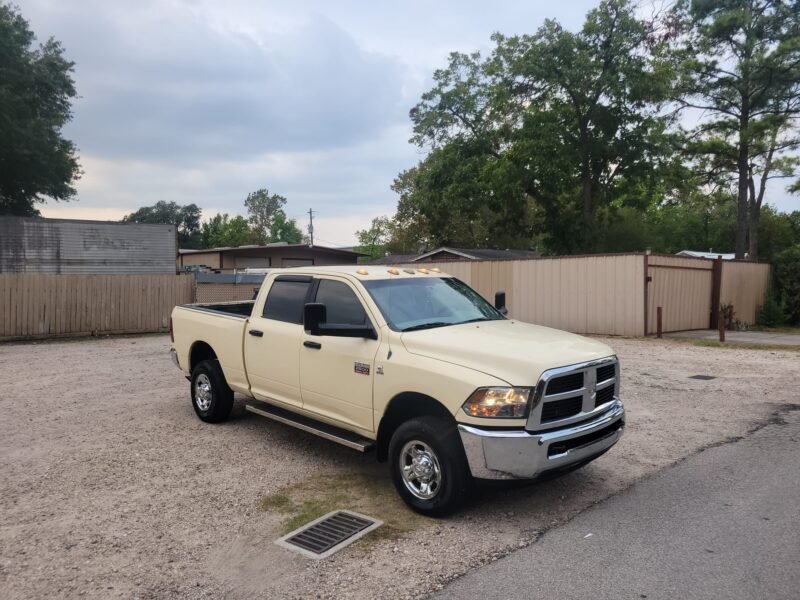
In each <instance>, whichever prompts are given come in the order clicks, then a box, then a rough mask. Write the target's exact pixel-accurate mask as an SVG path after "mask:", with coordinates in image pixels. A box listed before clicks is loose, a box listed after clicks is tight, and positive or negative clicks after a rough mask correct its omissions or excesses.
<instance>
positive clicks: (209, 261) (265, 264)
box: [178, 243, 365, 271]
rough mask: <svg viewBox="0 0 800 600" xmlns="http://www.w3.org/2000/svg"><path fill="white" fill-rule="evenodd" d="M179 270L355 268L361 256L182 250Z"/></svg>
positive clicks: (292, 247) (293, 250)
mask: <svg viewBox="0 0 800 600" xmlns="http://www.w3.org/2000/svg"><path fill="white" fill-rule="evenodd" d="M179 252H180V254H179V257H178V268H179V269H181V270H186V269H188V268H191V267H193V266H197V265H204V266H206V267H208V268H209V269H212V270H214V271H234V270H244V269H248V268H250V269H252V268H259V269H266V268H270V267H272V268H274V267H310V266H320V265H354V264H356V262H358V257H359V256H365V255H364V254H361V253H359V252H353V251H352V250H343V249H339V248H328V247H326V246H309V245H307V244H286V243H278V244H267V245H266V246H236V247H223V248H208V249H204V250H188V249H181V250H180V251H179Z"/></svg>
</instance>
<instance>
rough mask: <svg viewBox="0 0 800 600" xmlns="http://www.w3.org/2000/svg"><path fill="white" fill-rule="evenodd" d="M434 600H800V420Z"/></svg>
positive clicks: (594, 511) (598, 509) (727, 448)
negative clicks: (490, 599) (513, 599)
mask: <svg viewBox="0 0 800 600" xmlns="http://www.w3.org/2000/svg"><path fill="white" fill-rule="evenodd" d="M435 597H436V598H459V599H464V598H481V599H483V598H525V599H526V600H527V599H534V598H543V599H544V598H546V599H547V600H557V599H561V598H564V599H570V600H578V599H583V598H586V599H592V600H599V599H614V600H617V599H620V600H622V599H639V600H641V599H643V598H647V599H649V600H654V599H669V600H674V599H687V600H688V599H709V600H710V599H714V600H717V599H739V598H741V599H747V600H750V599H765V600H767V599H778V598H779V599H792V600H795V599H797V598H800V413H798V412H792V413H789V414H787V415H786V416H785V419H784V422H783V423H781V424H773V425H769V426H767V427H765V428H763V429H760V430H758V431H756V432H755V433H753V434H751V435H749V436H747V437H746V438H744V439H743V440H740V441H737V442H733V443H730V444H725V445H722V446H718V447H715V448H710V449H708V450H706V451H704V452H701V453H699V454H697V455H695V456H693V457H691V458H689V459H688V460H686V461H684V462H682V463H680V464H678V465H676V466H675V467H672V468H670V469H668V470H666V471H662V472H661V473H659V474H657V475H654V476H653V477H650V478H649V479H646V480H644V481H642V482H641V483H639V484H637V485H635V486H633V487H631V488H629V489H628V490H627V491H625V492H623V493H621V494H619V495H617V496H614V497H612V498H610V499H609V500H607V501H605V502H603V503H602V504H598V505H597V506H595V507H593V508H591V509H589V510H587V511H586V512H584V513H582V514H580V515H579V516H578V517H576V518H575V519H573V520H572V521H570V522H569V523H568V524H566V525H565V526H563V527H560V528H557V529H554V530H551V531H549V532H547V533H546V534H545V535H544V536H543V537H542V538H541V539H540V540H539V541H538V542H537V543H535V544H533V545H531V546H530V547H528V548H525V549H523V550H520V551H518V552H515V553H513V554H511V555H509V556H507V557H505V558H503V559H501V560H499V561H497V562H495V563H492V564H489V565H487V566H485V567H483V568H481V569H478V570H476V571H473V572H472V573H469V574H468V575H466V576H464V577H462V578H460V579H458V580H456V581H455V582H453V583H452V584H450V585H449V586H448V587H446V588H445V589H444V590H443V591H442V592H440V593H439V594H438V595H436V596H435Z"/></svg>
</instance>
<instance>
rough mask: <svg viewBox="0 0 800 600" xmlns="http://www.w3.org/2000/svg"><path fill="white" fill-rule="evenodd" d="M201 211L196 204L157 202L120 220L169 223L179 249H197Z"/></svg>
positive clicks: (199, 236) (199, 240)
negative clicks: (173, 230) (175, 231)
mask: <svg viewBox="0 0 800 600" xmlns="http://www.w3.org/2000/svg"><path fill="white" fill-rule="evenodd" d="M200 214H201V210H200V208H199V207H198V206H197V205H196V204H186V205H184V206H181V205H179V204H177V203H175V202H164V201H163V200H159V201H158V202H156V203H155V204H154V205H153V206H143V207H141V208H140V209H139V210H137V211H136V212H132V213H131V214H129V215H126V216H124V217H123V218H122V220H123V221H125V222H130V223H169V224H171V225H175V227H176V229H177V231H178V245H179V246H180V247H181V248H198V247H200V243H201V235H200Z"/></svg>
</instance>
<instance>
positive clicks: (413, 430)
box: [170, 266, 625, 515]
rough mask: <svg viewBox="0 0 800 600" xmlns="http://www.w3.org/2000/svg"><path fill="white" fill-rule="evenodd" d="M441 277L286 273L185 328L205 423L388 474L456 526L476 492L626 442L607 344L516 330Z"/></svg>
mask: <svg viewBox="0 0 800 600" xmlns="http://www.w3.org/2000/svg"><path fill="white" fill-rule="evenodd" d="M506 313H507V311H506V309H505V294H504V293H502V292H498V293H497V295H496V298H495V305H494V306H492V305H491V304H490V303H489V302H487V301H486V300H484V299H483V298H482V297H481V296H480V295H479V294H478V293H477V292H475V291H474V290H472V289H471V288H470V287H469V286H467V285H466V284H464V283H462V282H461V281H459V280H458V279H456V278H454V277H451V276H449V275H446V274H444V273H441V272H439V270H438V269H435V268H431V269H425V268H415V269H406V268H394V267H386V266H364V267H358V266H345V267H304V268H295V269H279V270H275V271H272V272H270V273H269V274H268V275H267V276H266V278H265V280H264V283H263V285H262V286H261V289H260V291H259V293H258V296H257V297H256V299H255V300H254V301H251V302H238V303H218V304H191V305H185V306H178V307H176V308H175V310H174V311H173V313H172V320H171V323H170V329H171V334H172V350H171V353H172V358H173V360H174V362H175V363H176V365H177V366H178V368H180V369H181V370H182V371H183V373H184V374H185V375H186V377H187V379H189V380H190V382H191V386H190V389H191V399H192V405H193V406H194V410H195V412H196V413H197V416H198V417H199V418H200V419H202V420H203V421H207V422H209V423H217V422H220V421H224V420H225V419H226V418H227V417H228V415H229V413H230V411H231V407H232V405H233V395H234V393H238V394H241V395H243V396H245V397H246V398H247V401H246V406H245V408H246V409H247V410H249V411H251V412H253V413H256V414H258V415H262V416H264V417H268V418H270V419H273V420H276V421H280V422H282V423H285V424H286V425H291V426H294V427H298V428H300V429H303V430H305V431H307V432H310V433H313V434H316V435H319V436H321V437H323V438H326V439H328V440H332V441H334V442H338V443H341V444H344V445H346V446H349V447H351V448H354V449H356V450H359V451H362V452H365V451H368V450H374V451H375V453H376V455H377V459H378V460H379V461H388V463H389V469H390V473H391V477H392V480H393V482H394V485H395V487H396V488H397V491H398V493H399V494H400V496H401V497H402V498H403V500H405V502H406V503H408V504H409V505H410V506H411V507H412V508H413V509H415V510H417V511H419V512H421V513H425V514H429V515H444V514H447V513H451V512H453V511H454V510H456V509H457V508H459V507H460V505H461V504H462V503H463V502H464V501H465V499H466V498H467V497H468V492H469V489H470V487H471V484H472V483H473V480H474V479H532V478H536V477H538V476H539V475H541V474H543V473H554V472H558V471H565V470H571V469H573V468H576V467H579V466H581V465H584V464H586V463H588V462H589V461H591V460H593V459H594V458H597V457H598V456H600V455H601V454H603V453H604V452H605V451H607V450H608V449H609V448H610V447H611V446H613V445H614V444H615V443H616V442H617V440H619V438H620V436H621V435H622V430H623V428H624V425H625V411H624V409H623V406H622V402H620V400H619V381H620V379H619V363H618V361H617V358H616V357H615V356H614V353H613V352H612V350H611V349H610V348H609V347H608V346H606V345H605V344H602V343H601V342H598V341H596V340H592V339H588V338H584V337H580V336H577V335H573V334H571V333H566V332H563V331H558V330H555V329H549V328H546V327H539V326H536V325H530V324H528V323H522V322H520V321H517V320H515V319H510V318H507V317H506Z"/></svg>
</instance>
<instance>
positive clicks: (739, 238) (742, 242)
mask: <svg viewBox="0 0 800 600" xmlns="http://www.w3.org/2000/svg"><path fill="white" fill-rule="evenodd" d="M749 113H750V107H749V103H748V98H747V97H746V96H745V97H744V98H742V116H741V118H740V120H739V156H738V158H737V160H736V167H737V169H738V171H739V192H738V194H737V198H736V258H737V259H743V258H744V254H745V252H746V251H747V223H748V221H749V220H750V219H749V217H750V214H749V213H750V211H749V208H750V207H749V202H748V197H749V193H750V147H749V143H748V137H747V136H748V133H749V132H748V131H747V127H748V125H749V121H750V119H749V117H750V114H749Z"/></svg>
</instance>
